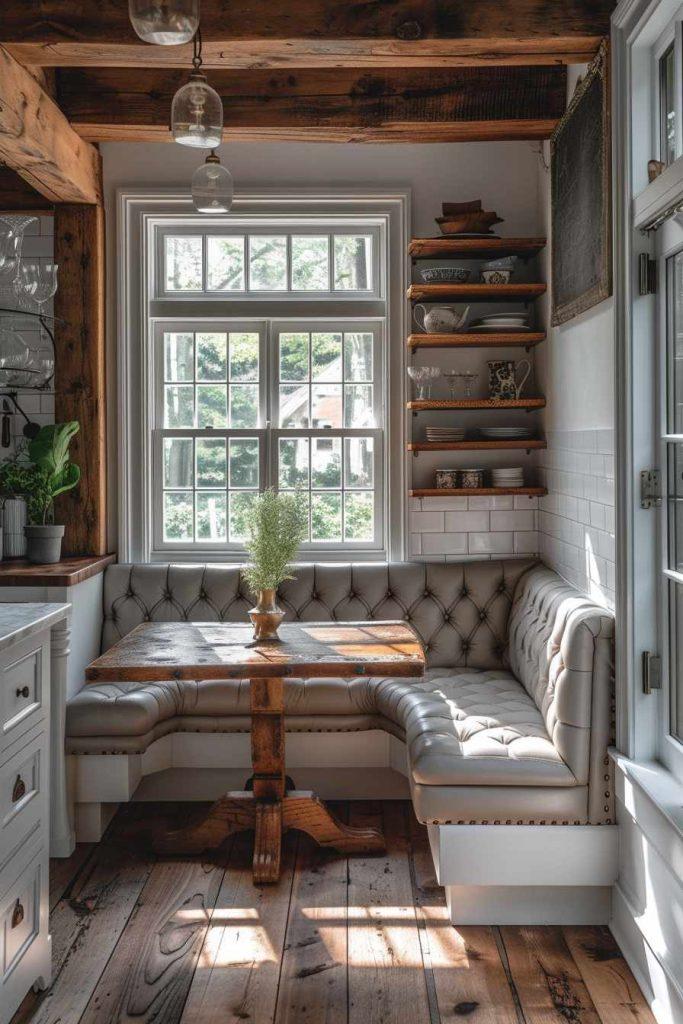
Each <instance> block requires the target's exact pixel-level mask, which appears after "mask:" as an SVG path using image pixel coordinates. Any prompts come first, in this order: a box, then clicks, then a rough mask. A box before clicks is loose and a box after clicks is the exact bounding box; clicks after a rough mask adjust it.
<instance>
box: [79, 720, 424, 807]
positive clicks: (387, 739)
mask: <svg viewBox="0 0 683 1024" xmlns="http://www.w3.org/2000/svg"><path fill="white" fill-rule="evenodd" d="M250 744H251V740H250V736H249V734H248V733H197V732H187V733H182V732H179V733H173V734H171V735H169V736H162V737H161V738H160V739H158V740H155V742H154V743H151V744H150V746H149V747H148V748H147V750H146V751H145V752H144V753H143V754H72V755H71V759H72V762H73V763H72V765H71V769H72V771H71V778H72V795H73V799H74V801H75V802H76V803H98V802H103V803H110V802H117V803H122V802H125V801H127V800H130V799H131V797H132V795H133V793H134V792H135V791H136V789H137V788H138V786H139V785H140V783H141V781H142V780H143V779H145V778H146V777H147V776H150V775H154V774H155V773H157V772H165V771H167V770H169V769H183V770H189V769H196V768H207V769H217V768H220V769H236V770H238V773H239V776H240V777H242V776H243V778H242V782H243V781H244V779H245V778H247V777H248V776H249V775H250V774H251V745H250ZM286 746H287V753H286V760H287V771H288V773H289V774H290V775H293V774H295V773H296V772H297V769H308V768H310V769H318V768H320V769H321V770H322V769H323V768H325V769H332V768H353V769H364V770H365V774H366V777H367V779H368V783H369V784H370V785H373V782H372V780H373V776H374V774H375V772H374V769H376V768H387V769H389V768H390V769H392V770H393V771H394V772H399V773H400V774H402V775H405V776H407V774H408V764H407V754H406V748H405V744H404V743H402V742H401V740H399V739H396V737H395V736H390V735H389V734H388V733H386V732H384V730H382V729H372V730H368V731H365V732H335V733H316V732H305V733H301V732H292V733H287V743H286ZM367 769H372V770H371V771H368V770H367ZM240 787H241V783H240ZM240 787H238V788H240ZM360 798H361V797H355V799H360ZM150 799H151V798H150ZM190 799H191V798H190ZM195 799H204V800H205V799H211V798H210V797H206V796H204V797H196V798H195Z"/></svg>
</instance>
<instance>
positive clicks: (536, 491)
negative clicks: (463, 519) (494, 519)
mask: <svg viewBox="0 0 683 1024" xmlns="http://www.w3.org/2000/svg"><path fill="white" fill-rule="evenodd" d="M408 493H409V494H410V497H411V498H462V497H471V496H477V495H483V496H485V497H486V496H489V497H494V496H495V495H498V494H520V495H527V497H529V498H539V497H541V496H542V495H544V494H547V493H548V492H547V490H546V489H545V487H418V488H416V489H414V490H412V491H409V492H408Z"/></svg>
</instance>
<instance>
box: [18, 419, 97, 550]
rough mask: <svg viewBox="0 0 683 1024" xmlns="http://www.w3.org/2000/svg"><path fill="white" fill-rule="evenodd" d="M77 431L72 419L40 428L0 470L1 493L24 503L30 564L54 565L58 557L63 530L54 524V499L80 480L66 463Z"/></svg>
mask: <svg viewBox="0 0 683 1024" xmlns="http://www.w3.org/2000/svg"><path fill="white" fill-rule="evenodd" d="M78 429H79V425H78V423H77V422H76V421H75V420H72V421H71V422H70V423H54V424H52V425H50V426H46V427H41V428H40V431H39V432H38V434H36V436H35V437H34V438H32V440H31V441H30V442H29V444H28V448H27V449H26V452H25V453H23V452H22V453H20V454H19V455H18V456H17V457H16V458H14V459H8V460H7V461H6V462H4V463H3V464H2V466H1V467H0V489H1V490H2V491H3V493H5V494H11V495H12V496H17V497H18V496H21V497H23V498H24V499H25V500H26V505H27V509H28V520H29V525H28V526H25V527H24V532H25V534H26V540H27V550H26V557H27V558H28V560H29V562H34V563H37V564H41V565H46V564H53V563H54V562H58V561H59V559H60V557H61V553H62V537H63V536H64V527H63V526H61V525H58V524H55V523H54V522H53V517H54V500H55V498H56V497H57V495H59V494H63V493H64V492H65V491H70V490H71V488H72V487H75V486H76V484H77V483H78V481H79V480H80V478H81V471H80V468H79V467H78V466H77V465H76V464H75V463H73V462H71V461H70V460H69V444H70V442H71V438H72V437H73V436H74V434H76V433H78Z"/></svg>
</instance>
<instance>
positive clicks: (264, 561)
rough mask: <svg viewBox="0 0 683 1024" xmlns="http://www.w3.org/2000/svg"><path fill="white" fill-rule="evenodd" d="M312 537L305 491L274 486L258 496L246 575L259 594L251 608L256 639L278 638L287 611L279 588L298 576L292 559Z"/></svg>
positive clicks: (251, 520) (249, 533) (251, 516)
mask: <svg viewBox="0 0 683 1024" xmlns="http://www.w3.org/2000/svg"><path fill="white" fill-rule="evenodd" d="M307 537H308V503H307V501H306V499H305V498H304V496H303V494H301V493H298V494H297V493H295V494H278V493H277V492H276V491H274V490H273V489H272V488H269V489H268V490H265V491H262V492H261V494H259V495H257V497H256V498H255V499H254V502H253V505H252V507H251V509H250V514H249V520H248V522H247V542H246V546H247V551H248V552H249V555H250V562H249V564H248V565H246V566H245V567H244V569H243V575H244V578H245V579H246V581H247V583H248V584H249V587H250V589H251V590H252V592H253V593H254V594H255V595H256V606H255V607H254V608H252V609H251V611H250V612H249V618H250V619H251V621H252V623H253V626H254V640H258V641H259V642H262V641H264V640H265V641H277V640H279V637H278V635H277V630H278V626H279V625H280V623H281V622H282V620H283V618H284V617H285V613H284V612H283V611H282V609H281V608H279V607H278V605H277V588H278V586H279V585H280V583H282V582H283V581H284V580H291V579H294V577H293V576H292V575H291V573H290V572H289V563H290V562H291V561H292V560H293V559H294V556H295V555H296V553H297V551H298V548H299V545H300V544H301V542H302V541H303V540H306V538H307Z"/></svg>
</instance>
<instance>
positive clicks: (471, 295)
mask: <svg viewBox="0 0 683 1024" xmlns="http://www.w3.org/2000/svg"><path fill="white" fill-rule="evenodd" d="M545 291H546V285H544V284H411V286H410V287H409V288H408V292H407V295H408V298H409V299H410V300H411V301H412V302H442V301H443V300H451V301H455V302H502V301H504V302H530V301H531V300H532V299H537V298H538V297H539V296H541V295H544V294H545Z"/></svg>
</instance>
